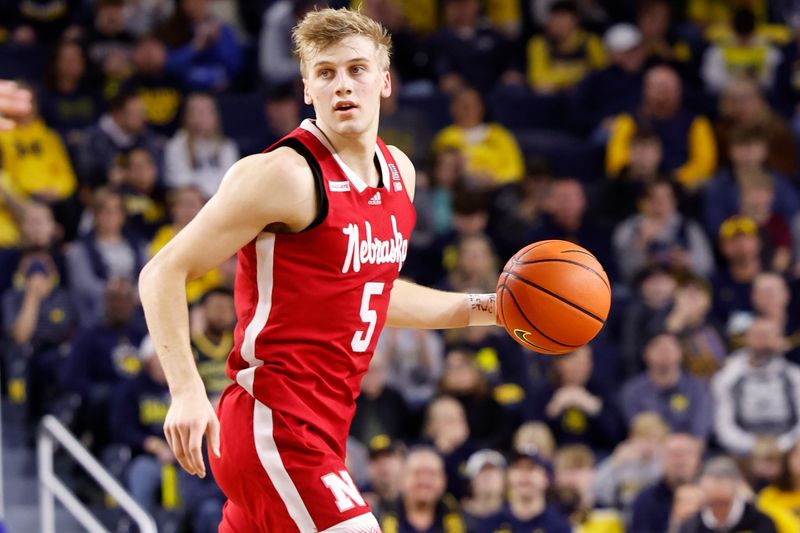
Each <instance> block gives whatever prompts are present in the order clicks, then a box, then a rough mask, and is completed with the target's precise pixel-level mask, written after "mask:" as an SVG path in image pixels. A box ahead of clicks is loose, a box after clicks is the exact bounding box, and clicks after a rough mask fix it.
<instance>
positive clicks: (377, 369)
mask: <svg viewBox="0 0 800 533" xmlns="http://www.w3.org/2000/svg"><path fill="white" fill-rule="evenodd" d="M386 379H387V365H386V356H385V354H384V352H378V353H376V354H375V356H374V357H373V358H372V361H371V362H370V364H369V369H368V370H367V373H366V374H365V375H364V379H363V380H362V381H361V394H360V395H359V397H358V398H357V399H356V415H355V417H354V418H353V422H352V424H351V425H350V435H351V436H353V437H355V438H357V439H358V440H359V441H360V442H362V443H364V444H370V443H371V442H372V440H373V439H375V438H376V437H378V436H380V435H386V436H388V437H391V438H395V439H398V438H404V437H406V436H407V435H409V434H410V433H411V431H410V430H411V428H410V427H409V426H410V425H412V424H411V421H410V418H411V417H410V413H409V409H408V406H407V405H406V402H405V400H403V396H402V395H401V394H400V393H399V392H397V391H396V390H395V389H393V388H390V387H387V386H386Z"/></svg>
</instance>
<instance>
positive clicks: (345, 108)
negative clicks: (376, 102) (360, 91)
mask: <svg viewBox="0 0 800 533" xmlns="http://www.w3.org/2000/svg"><path fill="white" fill-rule="evenodd" d="M356 108H358V105H357V104H356V103H355V102H351V101H350V100H342V101H341V102H336V104H335V105H334V106H333V111H334V112H335V113H337V114H347V113H349V112H351V111H353V110H355V109H356Z"/></svg>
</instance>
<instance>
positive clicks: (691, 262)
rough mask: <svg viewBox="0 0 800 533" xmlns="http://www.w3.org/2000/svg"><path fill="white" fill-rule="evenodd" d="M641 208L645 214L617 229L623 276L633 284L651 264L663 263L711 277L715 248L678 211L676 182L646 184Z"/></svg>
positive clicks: (624, 222) (642, 213)
mask: <svg viewBox="0 0 800 533" xmlns="http://www.w3.org/2000/svg"><path fill="white" fill-rule="evenodd" d="M640 205H641V214H639V215H634V216H632V217H630V218H628V219H627V220H625V221H623V222H622V223H621V224H620V225H619V226H617V228H616V229H615V230H614V235H613V237H612V239H613V242H614V248H615V251H616V255H617V265H618V268H619V272H620V274H621V275H622V276H623V277H624V278H625V279H627V280H629V281H630V280H633V279H635V278H636V277H637V275H638V274H640V273H641V271H642V270H643V269H644V268H645V267H647V266H648V265H651V264H654V263H660V264H663V265H667V266H669V267H670V268H672V269H674V270H677V271H689V272H692V273H694V274H696V275H699V276H702V277H707V276H708V275H709V274H710V273H711V271H712V270H713V268H714V256H713V253H712V251H711V246H710V245H709V243H708V239H707V238H706V236H705V233H703V230H702V228H701V227H700V225H699V224H698V223H697V222H695V221H693V220H691V219H688V218H687V217H685V216H684V215H682V214H681V213H680V211H678V202H677V198H676V194H675V190H674V189H673V185H672V183H671V182H669V181H663V180H659V181H655V182H652V183H650V184H648V185H645V188H644V191H643V194H642V197H641V204H640Z"/></svg>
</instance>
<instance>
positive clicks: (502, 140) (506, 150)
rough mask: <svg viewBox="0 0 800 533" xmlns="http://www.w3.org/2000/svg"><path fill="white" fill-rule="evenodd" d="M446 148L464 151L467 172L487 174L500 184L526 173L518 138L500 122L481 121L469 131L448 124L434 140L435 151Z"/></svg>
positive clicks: (515, 179) (514, 179)
mask: <svg viewBox="0 0 800 533" xmlns="http://www.w3.org/2000/svg"><path fill="white" fill-rule="evenodd" d="M447 148H455V149H458V150H461V151H463V152H464V155H465V157H466V160H467V172H469V173H471V174H478V175H480V174H487V175H489V176H490V177H491V178H492V180H493V181H494V183H496V184H497V185H501V184H504V183H510V182H514V181H519V180H520V179H522V175H523V174H524V173H525V162H524V160H523V157H522V151H521V150H520V149H519V145H518V144H517V140H516V139H515V138H514V135H513V134H512V133H511V132H510V131H508V130H507V129H506V128H504V127H503V126H501V125H500V124H494V123H489V124H482V125H481V126H478V127H477V128H474V129H472V130H469V131H467V130H465V129H464V128H462V127H460V126H456V125H452V126H448V127H446V128H445V129H443V130H442V131H440V132H439V133H438V134H437V135H436V138H435V139H434V140H433V150H434V151H436V152H439V151H442V150H445V149H447Z"/></svg>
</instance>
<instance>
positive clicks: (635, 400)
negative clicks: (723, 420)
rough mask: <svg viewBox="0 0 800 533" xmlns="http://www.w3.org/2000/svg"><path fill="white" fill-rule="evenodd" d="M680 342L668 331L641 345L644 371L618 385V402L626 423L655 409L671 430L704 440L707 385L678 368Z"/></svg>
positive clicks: (708, 405) (709, 419) (708, 409)
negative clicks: (621, 385) (619, 391)
mask: <svg viewBox="0 0 800 533" xmlns="http://www.w3.org/2000/svg"><path fill="white" fill-rule="evenodd" d="M682 356H683V354H682V353H681V345H680V344H679V342H678V339H677V338H676V337H675V336H674V335H671V334H668V333H662V334H660V335H658V336H656V337H653V338H652V339H651V340H650V342H648V343H647V345H646V346H645V349H644V361H645V364H646V367H647V369H646V371H645V372H644V373H643V374H641V375H639V376H637V377H634V378H631V379H629V380H628V381H627V382H626V383H625V384H624V385H623V387H622V391H621V393H620V405H621V406H622V412H623V414H624V416H625V419H626V422H627V423H628V424H630V423H631V421H632V420H633V419H634V417H635V416H636V415H638V414H639V413H644V412H648V411H650V412H655V413H658V414H659V415H661V417H662V418H663V419H664V420H665V421H666V422H667V424H669V426H670V428H671V429H672V430H673V431H678V432H682V433H689V434H691V435H694V436H695V437H697V438H698V439H700V440H701V441H705V440H706V439H707V438H708V436H709V434H710V433H711V423H712V414H713V413H712V406H711V395H710V393H709V391H708V388H707V385H706V384H705V383H703V382H702V381H700V380H699V379H697V378H695V377H692V376H690V375H688V374H687V373H686V372H684V371H683V369H682V368H681V360H682Z"/></svg>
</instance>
